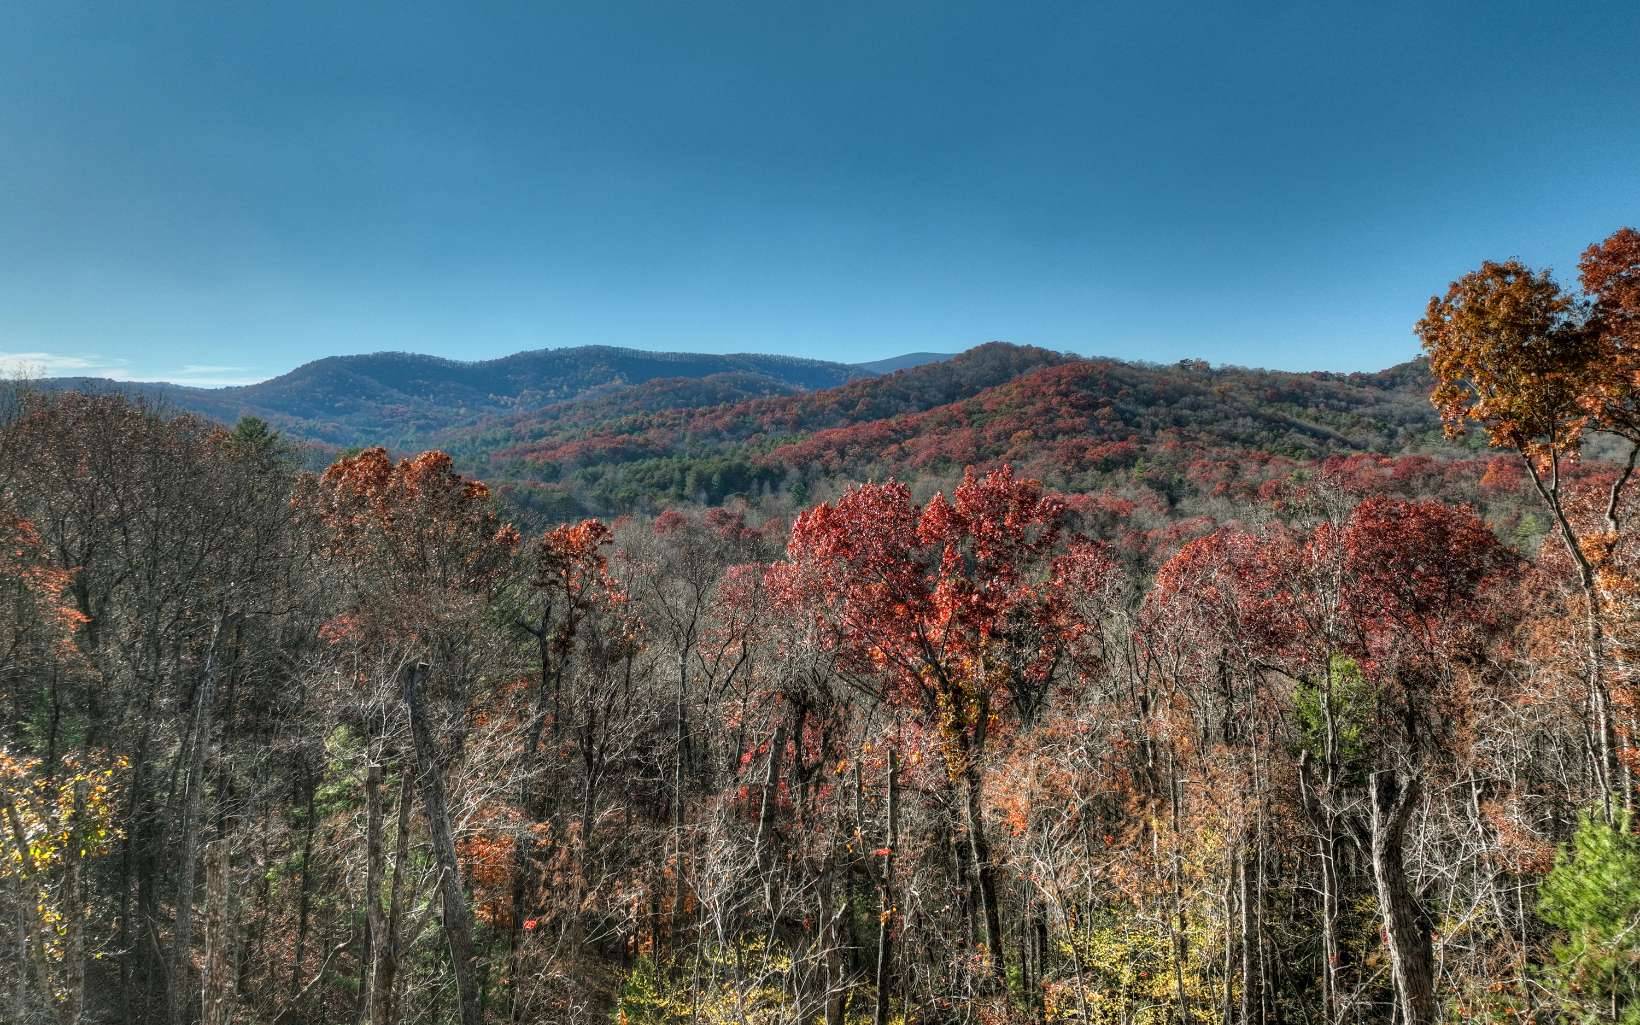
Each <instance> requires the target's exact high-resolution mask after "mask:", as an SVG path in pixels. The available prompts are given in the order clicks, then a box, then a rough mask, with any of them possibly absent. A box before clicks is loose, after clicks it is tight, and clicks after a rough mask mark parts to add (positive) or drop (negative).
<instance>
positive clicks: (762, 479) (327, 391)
mask: <svg viewBox="0 0 1640 1025" xmlns="http://www.w3.org/2000/svg"><path fill="white" fill-rule="evenodd" d="M40 384H41V385H42V386H45V387H50V388H73V389H80V390H104V389H116V390H120V391H124V392H131V393H136V394H139V395H142V396H144V397H146V398H148V399H150V400H153V401H157V402H159V403H162V404H164V405H166V406H168V407H170V408H175V409H180V410H185V411H189V412H193V413H197V414H200V415H204V416H207V417H211V418H214V419H217V420H220V421H222V422H225V423H231V422H233V421H235V420H237V419H238V418H239V417H241V416H247V415H248V416H256V417H260V418H262V419H264V420H266V421H268V422H269V423H270V424H272V425H273V426H274V427H276V428H277V429H279V430H280V431H282V432H284V433H285V434H286V435H287V436H288V437H290V438H292V439H293V440H296V441H299V442H302V443H304V444H306V445H308V446H309V448H310V451H311V453H312V454H313V458H314V460H315V461H319V460H322V459H324V458H328V456H329V455H331V454H334V452H335V451H337V450H339V449H342V448H346V447H353V446H360V445H369V444H383V445H386V446H388V447H389V448H391V449H394V450H397V451H408V450H412V449H418V448H431V447H437V448H443V449H445V450H447V451H449V452H451V453H452V454H453V455H454V456H455V457H456V458H457V460H458V462H459V463H460V464H461V465H462V467H463V469H465V470H466V471H468V472H471V473H473V474H475V475H477V476H479V477H481V478H483V479H485V480H488V481H490V482H492V483H494V484H496V485H498V486H499V487H500V488H501V489H502V491H503V493H505V494H507V495H509V496H510V497H511V498H512V500H513V501H515V502H516V503H518V504H520V505H521V506H523V507H526V508H528V509H533V510H534V511H535V512H537V513H539V514H540V515H541V516H542V517H544V518H548V519H557V518H569V517H572V516H576V515H582V514H599V515H604V514H614V513H619V512H623V511H628V510H636V509H653V508H656V507H659V506H663V505H666V504H669V503H676V502H691V501H698V502H707V503H716V502H722V501H724V500H726V499H729V498H732V497H735V496H737V495H738V496H745V497H752V498H757V497H761V496H768V495H772V494H787V495H792V496H794V497H796V498H799V499H801V498H804V497H806V496H808V495H811V494H816V493H819V490H823V489H824V488H825V487H826V486H827V482H828V481H839V482H840V481H845V480H858V479H865V478H869V477H884V476H888V475H891V474H892V475H895V476H898V477H900V478H901V479H909V480H913V481H915V480H918V479H922V478H927V479H929V480H931V481H939V480H945V479H949V478H950V477H951V476H952V475H953V474H958V473H960V472H961V470H962V468H963V467H964V466H968V465H981V464H987V463H995V462H1001V461H1007V462H1011V463H1014V464H1015V465H1017V466H1019V467H1021V468H1022V469H1023V470H1024V471H1025V472H1028V473H1030V474H1032V475H1033V476H1036V477H1039V478H1041V479H1042V480H1044V481H1045V482H1047V483H1049V484H1051V485H1052V486H1055V487H1059V488H1062V489H1064V490H1066V491H1069V492H1073V493H1081V494H1090V493H1096V492H1102V491H1110V490H1111V489H1113V488H1115V489H1117V490H1119V491H1120V490H1123V489H1128V488H1129V486H1130V485H1132V484H1133V483H1134V482H1135V481H1138V482H1140V484H1142V485H1143V487H1144V488H1145V489H1148V493H1154V494H1157V495H1160V496H1161V497H1162V498H1163V499H1164V500H1165V502H1166V503H1167V504H1168V506H1169V508H1170V509H1171V508H1172V507H1173V506H1176V505H1177V504H1178V503H1179V502H1180V501H1181V500H1183V499H1185V498H1186V497H1187V496H1189V495H1194V494H1196V493H1197V492H1202V493H1203V494H1206V495H1215V494H1216V495H1224V494H1227V493H1230V492H1232V491H1234V490H1235V488H1241V489H1243V490H1245V489H1248V488H1254V487H1256V486H1258V485H1259V484H1260V483H1261V482H1262V481H1263V480H1266V479H1268V478H1270V477H1271V476H1273V475H1280V474H1281V473H1287V472H1291V468H1292V467H1293V466H1298V465H1302V464H1304V463H1306V462H1315V461H1318V460H1322V459H1326V458H1331V457H1338V456H1344V455H1350V454H1357V455H1371V454H1376V455H1381V456H1404V455H1407V454H1410V453H1444V454H1446V455H1458V454H1461V452H1460V451H1459V450H1455V449H1453V448H1452V447H1451V446H1450V444H1449V443H1447V442H1445V441H1444V440H1443V439H1442V438H1441V437H1440V432H1439V428H1438V424H1437V422H1436V419H1435V416H1434V414H1433V412H1432V411H1431V409H1430V406H1429V402H1428V399H1427V395H1428V390H1429V378H1428V373H1427V370H1426V368H1425V366H1424V364H1423V362H1422V361H1413V362H1409V363H1405V364H1401V365H1399V366H1396V367H1392V368H1390V369H1388V370H1385V371H1382V372H1379V373H1372V374H1363V373H1356V374H1337V373H1323V372H1315V373H1288V372H1277V371H1268V370H1254V369H1245V368H1238V367H1216V368H1215V367H1210V366H1209V365H1208V364H1206V363H1204V362H1201V361H1197V360H1186V361H1182V362H1180V363H1177V364H1168V365H1158V364H1147V363H1135V362H1124V361H1120V360H1114V359H1099V358H1087V357H1081V356H1075V355H1068V354H1064V353H1058V352H1053V351H1050V350H1047V349H1041V348H1035V347H1031V346H1022V345H1012V344H1007V343H1002V342H993V343H989V344H987V345H982V346H979V347H977V348H974V349H970V350H968V351H966V352H963V353H959V354H955V355H952V354H944V353H909V354H906V355H904V356H899V357H895V358H891V359H885V360H879V361H876V362H873V363H865V364H845V363H836V362H826V361H820V360H805V359H796V358H792V357H785V356H768V355H755V354H742V355H704V354H690V353H655V352H644V351H638V350H632V349H617V348H609V347H601V346H594V347H583V348H570V349H546V350H537V351H533V352H523V353H518V354H516V355H513V356H508V357H504V358H502V359H495V360H486V361H481V362H470V363H467V362H457V361H452V360H445V359H438V358H435V357H431V356H418V355H411V354H405V353H377V354H373V355H363V356H337V357H332V358H328V359H322V360H318V361H316V362H313V363H309V364H306V365H304V366H302V367H299V368H297V369H296V370H294V371H292V372H290V373H288V374H284V375H282V376H280V377H276V378H273V379H272V380H269V381H264V382H261V383H259V384H254V385H249V386H244V387H236V388H216V389H201V388H187V387H182V386H178V385H166V384H131V383H126V382H109V381H101V380H93V379H82V378H58V379H51V380H47V381H44V382H40ZM1232 480H1234V481H1235V482H1237V483H1235V484H1234V485H1233V486H1232V484H1230V483H1227V481H1232ZM817 489H819V490H817Z"/></svg>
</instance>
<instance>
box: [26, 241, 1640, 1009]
mask: <svg viewBox="0 0 1640 1025" xmlns="http://www.w3.org/2000/svg"><path fill="white" fill-rule="evenodd" d="M1580 270H1581V282H1580V283H1581V286H1582V288H1581V290H1580V291H1578V292H1575V293H1569V292H1566V291H1564V290H1562V289H1561V288H1560V286H1558V285H1557V284H1556V283H1555V281H1554V280H1553V278H1552V277H1550V276H1549V275H1548V274H1547V273H1546V272H1542V271H1537V270H1533V269H1531V268H1528V267H1525V266H1523V265H1521V264H1519V263H1517V262H1510V263H1495V264H1494V263H1488V264H1485V265H1483V266H1482V267H1481V268H1480V269H1479V270H1477V271H1476V272H1474V273H1473V274H1470V275H1467V276H1466V277H1464V278H1463V279H1460V280H1459V281H1458V282H1456V283H1454V284H1453V286H1452V287H1451V289H1449V290H1448V291H1447V292H1446V293H1445V294H1444V295H1442V296H1438V297H1436V298H1435V299H1433V300H1432V301H1431V304H1430V306H1429V309H1428V311H1427V313H1426V316H1425V318H1424V319H1423V320H1422V321H1421V322H1420V323H1419V325H1418V331H1419V333H1420V335H1421V336H1422V338H1423V340H1424V343H1425V346H1426V348H1427V349H1428V351H1429V353H1430V357H1431V369H1432V371H1433V373H1434V376H1435V379H1436V390H1435V393H1434V396H1433V398H1434V401H1435V403H1436V405H1437V408H1438V409H1439V410H1440V411H1441V413H1442V415H1443V417H1444V418H1445V419H1446V421H1447V423H1448V426H1449V429H1451V430H1453V431H1459V430H1463V429H1465V428H1466V427H1475V428H1479V429H1480V430H1481V431H1483V432H1484V433H1485V435H1486V437H1487V439H1488V440H1489V441H1490V442H1491V443H1492V444H1493V445H1494V446H1497V447H1499V448H1501V449H1504V450H1505V451H1510V450H1512V451H1513V452H1514V453H1516V454H1517V455H1518V465H1519V466H1520V468H1521V474H1522V476H1523V478H1524V480H1525V481H1526V482H1528V483H1529V485H1530V487H1531V489H1532V491H1533V493H1534V494H1535V495H1536V496H1537V499H1538V501H1539V503H1540V506H1541V509H1542V512H1543V515H1544V517H1545V519H1546V521H1547V522H1548V523H1549V524H1550V526H1549V533H1548V534H1547V535H1546V536H1545V538H1544V543H1543V545H1542V546H1541V548H1540V549H1533V550H1528V551H1525V552H1523V551H1521V550H1520V548H1519V546H1516V545H1511V544H1506V543H1505V542H1504V540H1500V538H1499V536H1498V534H1497V532H1496V531H1495V530H1494V529H1493V527H1492V525H1490V524H1488V523H1487V522H1486V521H1485V519H1484V518H1483V517H1482V516H1481V515H1480V514H1479V513H1478V512H1477V511H1476V510H1475V509H1473V508H1471V507H1468V506H1466V505H1461V504H1452V503H1449V502H1446V501H1443V500H1442V499H1443V496H1441V495H1422V496H1406V495H1396V494H1387V493H1382V492H1375V491H1374V490H1372V489H1371V488H1369V487H1366V486H1363V479H1364V478H1363V477H1361V476H1359V475H1351V474H1346V473H1342V472H1337V471H1338V467H1337V466H1331V465H1316V466H1312V467H1310V468H1309V470H1308V472H1304V473H1295V474H1293V475H1292V476H1291V477H1289V478H1288V479H1286V480H1284V481H1280V482H1272V483H1270V484H1268V485H1267V486H1264V487H1262V488H1261V489H1260V490H1259V492H1258V495H1257V496H1256V498H1249V499H1248V500H1247V501H1245V502H1243V503H1241V504H1240V505H1239V507H1238V508H1236V510H1235V511H1234V514H1233V515H1227V516H1225V517H1223V518H1222V519H1221V520H1220V521H1219V522H1217V523H1215V524H1212V525H1211V526H1210V527H1209V528H1207V529H1202V530H1199V531H1196V532H1195V533H1193V534H1191V535H1189V536H1183V537H1180V539H1179V542H1180V543H1178V544H1174V545H1172V546H1171V547H1170V548H1166V549H1162V550H1157V549H1154V548H1151V547H1148V546H1146V547H1143V548H1136V547H1133V546H1129V545H1124V544H1122V543H1119V542H1113V541H1112V540H1111V538H1112V536H1116V537H1119V536H1120V535H1119V534H1117V535H1112V534H1110V533H1109V532H1107V531H1102V530H1100V529H1098V528H1099V525H1100V523H1101V522H1102V520H1101V516H1103V515H1104V513H1102V512H1101V511H1100V510H1097V509H1093V508H1090V507H1089V506H1088V505H1087V504H1086V503H1079V502H1078V501H1077V500H1076V498H1075V497H1074V496H1072V497H1066V496H1061V495H1058V494H1055V493H1053V492H1052V491H1050V490H1048V489H1046V488H1044V487H1043V486H1042V485H1041V484H1040V483H1038V482H1037V481H1035V480H1031V479H1028V478H1025V477H1023V476H1021V475H1018V474H1016V473H1015V472H1014V471H1013V470H1012V469H1011V468H1010V467H1009V466H1007V465H1006V464H1003V465H996V466H993V467H992V468H990V469H988V470H985V471H983V472H982V471H975V470H970V471H969V472H967V473H966V474H964V475H963V477H962V479H961V480H960V481H955V482H952V484H951V486H950V487H949V488H948V490H944V491H941V492H938V493H935V494H932V495H929V496H922V495H919V494H917V493H916V492H914V491H913V490H912V489H911V488H910V487H908V486H907V485H905V484H902V483H897V482H895V481H893V480H889V481H885V482H874V483H866V484H861V485H857V486H855V487H852V488H849V489H848V490H847V491H845V492H843V493H841V494H840V495H838V496H836V497H834V498H833V499H832V500H830V501H826V502H821V503H819V504H816V505H814V506H812V507H811V508H808V509H806V510H803V511H802V512H801V513H800V514H799V515H797V516H796V517H795V518H794V519H792V520H790V521H788V520H787V519H786V518H784V517H782V516H778V515H771V514H767V513H766V512H760V511H759V510H758V509H756V508H754V507H750V506H746V505H735V506H730V507H718V508H683V509H677V510H672V511H668V512H664V513H662V514H660V515H658V516H654V517H646V518H636V517H628V518H622V519H618V520H615V521H612V522H604V521H600V520H584V521H581V522H578V523H567V524H563V525H559V526H555V527H552V528H551V529H547V530H544V531H541V532H539V533H532V534H531V535H529V536H526V535H525V534H523V533H522V532H521V531H520V530H519V529H518V528H517V527H515V526H514V525H513V524H512V523H510V522H509V521H508V518H507V516H506V514H505V509H504V507H503V506H502V505H501V504H500V503H498V501H497V500H496V498H495V497H494V496H492V495H491V493H490V492H489V490H488V489H487V488H486V487H485V486H484V485H483V484H482V483H480V482H478V481H476V480H473V479H470V478H468V477H466V476H464V475H462V474H461V473H459V472H457V469H456V467H455V466H454V464H453V463H452V462H451V460H450V459H449V457H447V456H445V455H443V454H442V453H438V452H428V453H423V454H421V455H419V456H415V457H412V458H405V459H398V460H395V459H393V458H391V457H390V456H389V454H388V453H387V452H385V451H384V450H382V449H379V448H376V449H367V450H364V451H360V452H356V453H351V454H348V455H345V456H343V457H342V458H339V459H337V460H336V461H335V462H334V463H333V464H332V465H331V466H330V467H329V468H328V469H326V470H325V471H324V472H322V473H317V474H315V473H304V472H301V471H300V469H299V466H298V460H297V459H296V457H295V455H294V454H293V451H292V450H291V448H290V447H289V446H288V445H286V444H285V443H284V442H283V441H282V440H281V439H280V438H279V437H278V436H277V435H276V434H275V433H273V432H272V431H271V430H269V429H268V427H267V425H265V424H262V423H260V422H259V421H255V420H249V419H247V420H244V421H241V422H240V423H239V424H238V425H237V426H236V427H235V428H233V429H231V430H230V429H225V428H223V427H220V426H218V425H215V424H213V423H210V422H208V421H205V420H201V419H197V418H193V417H189V416H170V415H166V414H164V413H162V412H160V411H157V410H154V409H151V408H146V407H144V406H142V405H140V404H136V403H133V402H132V401H130V400H129V399H126V398H122V397H119V396H109V395H103V396H87V395H78V394H30V393H27V392H26V391H25V392H22V393H20V394H19V395H18V396H17V397H16V398H15V401H14V402H13V403H12V405H11V407H10V408H9V409H7V410H6V413H5V417H4V423H3V426H0V534H3V535H4V537H3V543H0V588H3V591H0V596H3V597H0V600H3V601H4V607H3V608H0V709H3V711H0V731H3V732H0V919H3V920H4V923H5V938H4V939H3V940H0V990H3V991H4V992H3V993H0V1000H3V1001H4V1004H3V1005H0V1006H4V1008H5V1011H4V1012H3V1014H0V1017H4V1018H5V1020H8V1021H15V1022H18V1023H29V1022H61V1023H76V1022H100V1021H122V1022H139V1023H163V1025H192V1023H194V1022H204V1023H208V1025H224V1023H228V1022H246V1023H250V1022H268V1023H280V1025H299V1023H301V1025H305V1023H319V1022H339V1021H357V1022H369V1023H370V1025H394V1023H406V1025H408V1023H416V1022H452V1023H453V1022H460V1023H461V1025H479V1023H483V1022H517V1023H526V1022H528V1023H534V1022H580V1021H611V1022H620V1023H625V1025H640V1023H642V1025H648V1023H654V1025H660V1023H671V1022H696V1021H701V1022H725V1023H728V1022H734V1023H753V1022H757V1023H763V1022H768V1023H776V1022H780V1023H784V1022H790V1023H812V1022H824V1023H826V1025H845V1023H854V1022H868V1021H869V1022H872V1023H874V1025H886V1023H889V1022H904V1023H936V1022H986V1023H992V1022H994V1023H1005V1022H1018V1023H1024V1022H1078V1023H1096V1022H1097V1023H1110V1025H1118V1023H1120V1025H1129V1023H1134V1025H1138V1023H1147V1025H1187V1023H1223V1025H1231V1023H1248V1025H1252V1023H1259V1025H1265V1023H1278V1022H1284V1023H1300V1022H1303V1023H1310V1022H1323V1023H1327V1025H1344V1023H1355V1022H1399V1023H1402V1025H1432V1023H1434V1022H1438V1021H1446V1020H1457V1019H1463V1020H1467V1021H1478V1022H1494V1021H1495V1022H1505V1021H1508V1022H1528V1021H1530V1022H1548V1021H1591V1022H1592V1021H1619V1022H1622V1021H1628V1022H1632V1021H1637V1020H1640V837H1637V836H1636V834H1635V831H1634V823H1633V819H1632V811H1633V805H1634V801H1635V798H1636V796H1637V791H1640V780H1637V779H1636V771H1637V769H1640V752H1637V748H1636V743H1637V740H1640V736H1637V734H1636V727H1637V722H1636V717H1637V709H1636V704H1635V686H1634V679H1633V672H1632V668H1631V667H1632V665H1633V661H1634V656H1633V651H1634V647H1635V643H1636V640H1637V638H1640V634H1637V632H1636V628H1635V627H1636V609H1637V608H1640V606H1637V604H1636V602H1635V600H1634V597H1633V596H1634V593H1635V587H1636V584H1637V580H1640V578H1637V573H1636V570H1637V561H1640V546H1637V544H1636V532H1635V530H1634V529H1633V527H1632V523H1633V514H1632V511H1631V510H1632V501H1631V498H1632V489H1631V488H1630V484H1631V481H1632V476H1633V470H1634V467H1635V463H1636V454H1635V453H1636V451H1637V450H1640V404H1637V397H1636V393H1635V391H1634V389H1635V386H1636V384H1637V380H1636V370H1637V369H1640V364H1637V363H1636V361H1635V351H1636V346H1637V343H1640V233H1636V232H1634V231H1633V230H1629V229H1625V230H1624V231H1620V232H1617V233H1616V234H1614V235H1613V236H1611V237H1610V238H1608V239H1607V240H1605V241H1603V242H1601V243H1599V244H1597V245H1595V246H1591V247H1590V249H1589V250H1588V252H1586V253H1585V254H1584V258H1583V262H1582V264H1581V267H1580ZM1596 435H1599V436H1600V437H1602V438H1603V439H1604V440H1603V442H1602V444H1603V445H1606V446H1607V448H1608V449H1610V450H1612V451H1620V452H1623V453H1626V454H1627V458H1626V462H1624V461H1622V460H1621V459H1619V461H1617V462H1615V463H1611V462H1605V461H1600V462H1589V461H1585V460H1582V459H1581V458H1580V456H1581V454H1582V446H1583V445H1584V443H1585V441H1586V440H1587V439H1588V438H1591V437H1594V436H1596ZM1614 439H1615V440H1614Z"/></svg>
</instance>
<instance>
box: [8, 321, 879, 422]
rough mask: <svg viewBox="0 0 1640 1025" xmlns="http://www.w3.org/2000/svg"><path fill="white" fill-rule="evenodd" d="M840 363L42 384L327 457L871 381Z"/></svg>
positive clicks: (352, 362) (617, 351) (582, 358)
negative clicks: (704, 393)
mask: <svg viewBox="0 0 1640 1025" xmlns="http://www.w3.org/2000/svg"><path fill="white" fill-rule="evenodd" d="M873 373H874V372H873V371H871V370H868V369H864V368H861V367H856V366H852V365H849V364H845V363H834V362H827V361H824V360H812V359H801V358H798V357H795V356H771V355H761V354H756V353H737V354H730V355H713V354H707V353H679V352H648V351H645V350H640V349H623V348H617V347H614V346H602V345H588V346H579V347H573V348H562V349H535V350H531V351H528V352H520V353H515V354H513V355H511V356H503V357H500V358H498V359H490V360H477V361H472V362H465V361H461V360H451V359H443V358H441V357H438V356H425V355H418V354H414V353H405V352H378V353H369V354H365V355H356V356H330V357H326V358H325V359H320V360H315V361H313V362H311V363H306V364H303V365H302V366H300V367H297V368H296V369H295V370H292V371H290V372H289V373H286V374H281V375H279V376H278V377H274V378H271V379H269V380H266V381H262V382H259V383H257V384H251V385H243V386H239V387H231V388H193V387H188V386H185V385H177V384H166V383H157V382H155V383H148V382H125V381H109V380H104V379H100V378H83V377H77V378H51V379H47V380H44V381H40V382H37V384H38V385H39V386H41V387H47V388H55V389H69V390H77V391H119V392H124V393H127V394H133V395H140V396H142V397H144V398H147V399H150V400H152V401H158V402H161V403H164V404H166V405H169V406H173V407H175V408H178V409H182V410H186V411H189V412H194V413H199V414H201V415H203V416H208V417H211V418H213V419H217V420H222V421H225V422H229V423H231V422H233V421H235V420H237V419H238V418H239V417H241V416H246V415H251V416H259V417H262V418H263V419H265V420H267V421H269V422H270V423H272V424H274V425H275V426H276V427H278V428H280V429H281V430H285V431H289V432H291V433H293V434H297V435H300V436H302V437H304V438H308V439H311V440H315V441H321V442H328V443H330V444H336V445H354V444H365V443H371V442H385V443H389V444H393V443H399V442H403V441H408V440H410V439H414V438H420V437H424V436H426V435H429V434H431V433H434V432H437V431H441V430H447V429H449V428H451V427H454V426H458V425H460V424H464V423H475V422H477V421H479V420H481V419H483V418H485V417H491V416H496V415H500V414H504V413H508V412H515V411H517V410H520V409H534V408H540V407H544V406H549V405H551V404H553V403H557V402H565V401H569V400H573V399H579V398H583V397H585V396H588V395H590V394H595V393H598V392H600V391H604V390H612V389H618V388H622V387H626V386H631V385H638V384H643V383H646V382H649V381H654V380H660V379H694V380H699V379H704V378H708V377H717V376H719V375H737V377H736V379H737V380H738V382H739V388H740V392H739V393H738V394H736V395H735V397H737V398H740V397H746V396H748V395H752V394H767V393H783V392H790V391H806V390H813V389H822V388H830V387H834V386H836V385H839V384H844V383H847V382H849V381H853V380H858V379H860V378H864V377H870V376H872V375H873Z"/></svg>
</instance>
